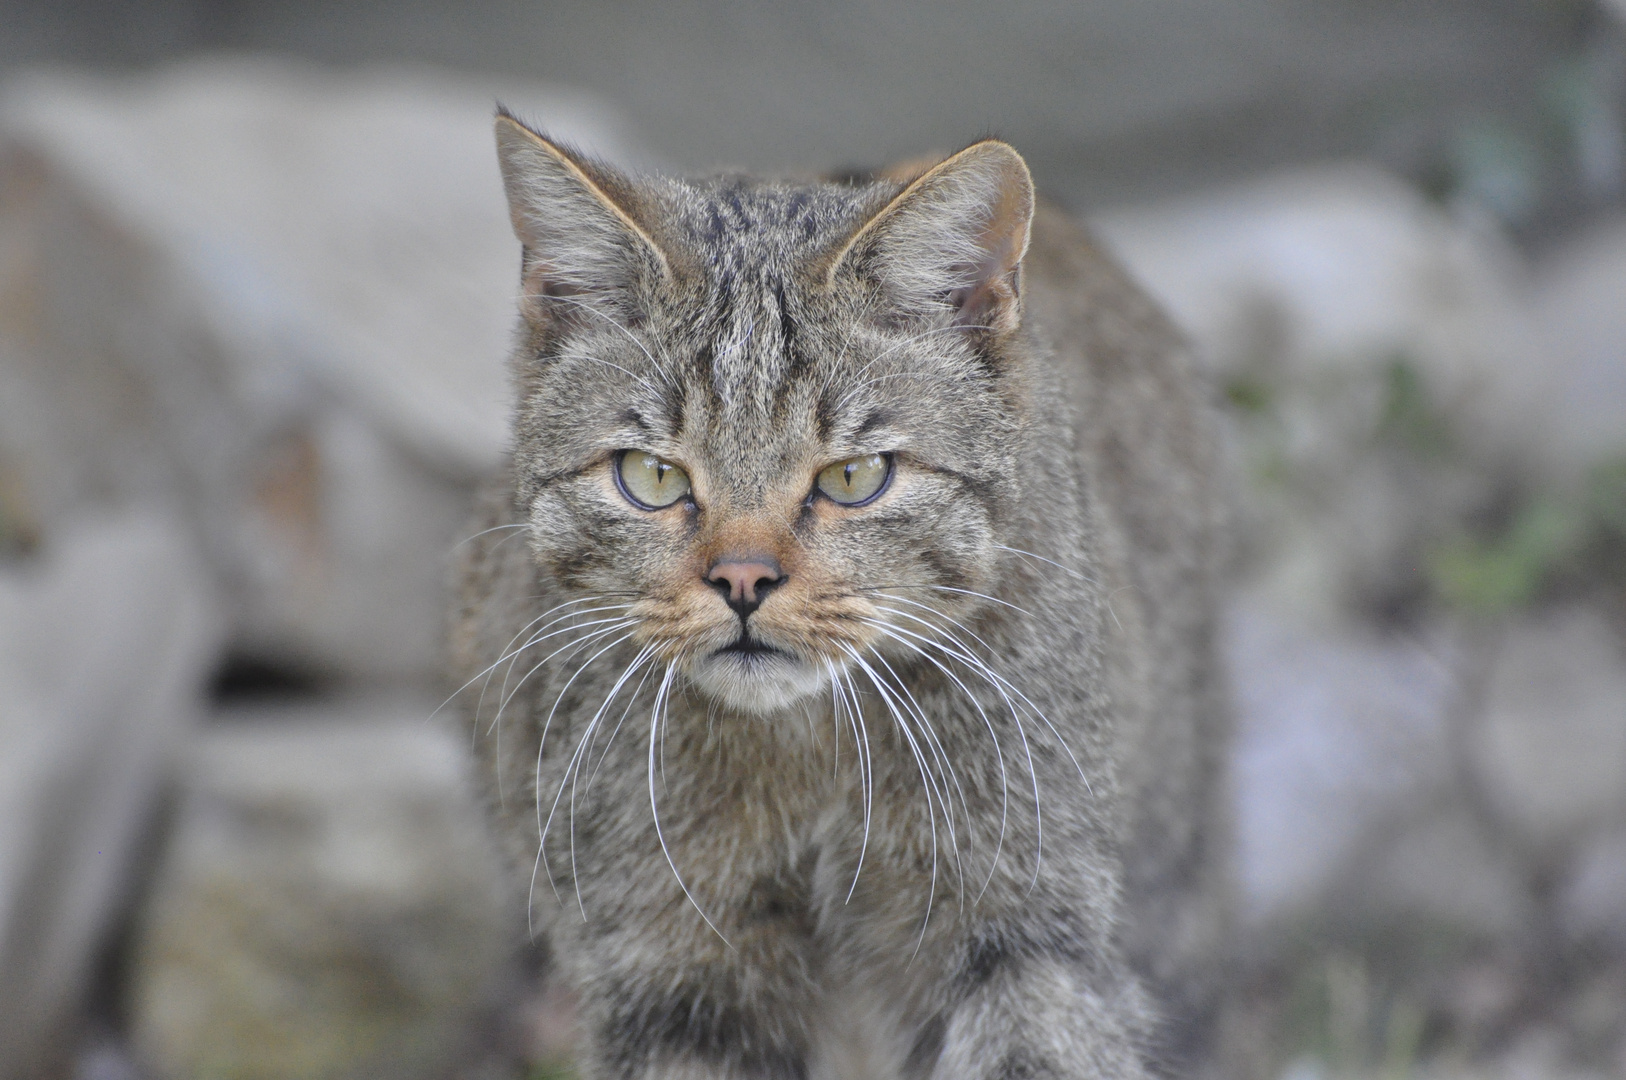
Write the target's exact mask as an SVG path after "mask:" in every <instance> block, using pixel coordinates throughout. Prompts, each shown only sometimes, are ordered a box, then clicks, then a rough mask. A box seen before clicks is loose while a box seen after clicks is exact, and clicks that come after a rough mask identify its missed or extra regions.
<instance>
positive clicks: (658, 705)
mask: <svg viewBox="0 0 1626 1080" xmlns="http://www.w3.org/2000/svg"><path fill="white" fill-rule="evenodd" d="M676 672H677V668H676V666H674V665H670V664H669V665H667V668H666V674H665V675H663V676H662V677H661V684H660V686H659V687H658V688H657V689H656V690H655V705H654V707H653V708H652V709H650V712H649V811H650V813H651V815H653V817H654V819H655V838H656V839H657V840H659V841H660V844H661V854H662V855H665V856H666V865H667V866H670V867H671V868H672V876H673V877H675V878H676V879H677V883H678V888H680V889H682V890H683V895H684V896H686V897H688V898H689V903H691V904H693V905H694V909H695V910H696V911H698V912H699V913H700V917H701V918H702V919H704V920H705V921H706V925H707V926H709V927H711V932H712V933H714V934H716V935H717V936H718V937H719V938H721V939H722V942H723V944H724V945H727V946H728V948H729V951H731V952H732V951H734V945H733V944H732V943H731V942H730V941H729V940H728V938H726V937H724V936H723V932H722V931H721V930H719V929H717V924H716V923H714V922H712V921H711V916H709V915H707V914H706V909H705V908H703V907H701V906H700V902H699V901H698V900H696V899H695V898H694V894H693V893H691V892H690V891H689V886H688V884H687V883H685V882H684V880H683V874H682V873H681V872H680V871H679V870H678V868H677V863H676V862H674V861H673V859H672V850H671V849H670V848H668V847H667V846H666V834H665V833H664V832H663V831H662V830H661V811H660V805H659V802H658V800H657V799H656V796H655V743H656V733H657V732H658V730H659V729H660V726H661V709H662V706H663V705H664V704H665V702H666V698H667V695H668V694H669V693H670V692H671V688H672V678H673V676H674V675H675V674H676Z"/></svg>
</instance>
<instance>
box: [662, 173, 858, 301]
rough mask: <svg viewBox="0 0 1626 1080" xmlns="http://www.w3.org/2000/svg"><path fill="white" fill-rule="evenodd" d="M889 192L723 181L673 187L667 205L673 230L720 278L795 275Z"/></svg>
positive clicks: (677, 183) (722, 178) (715, 179)
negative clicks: (753, 274)
mask: <svg viewBox="0 0 1626 1080" xmlns="http://www.w3.org/2000/svg"><path fill="white" fill-rule="evenodd" d="M888 189H889V185H886V184H869V185H856V186H855V185H847V184H830V183H792V182H787V181H773V180H761V179H756V178H752V177H746V176H718V177H711V178H708V179H702V180H679V181H670V182H669V184H668V187H667V192H666V193H667V199H666V200H665V201H666V203H667V206H668V207H669V211H670V215H671V217H670V220H669V222H668V224H669V226H670V227H671V228H672V231H673V232H675V233H677V234H678V235H679V236H680V237H681V241H682V242H683V243H684V244H685V246H687V247H689V248H691V249H692V250H693V252H694V253H695V254H696V255H699V256H701V260H702V262H703V263H704V264H705V265H707V266H708V267H709V268H710V269H711V270H712V271H713V272H714V273H716V274H717V275H719V276H722V275H726V274H728V273H729V272H731V271H739V270H748V269H755V270H757V271H759V272H762V271H766V272H770V273H771V272H775V271H779V272H793V271H794V270H795V269H796V267H797V266H798V265H800V264H802V263H804V262H805V260H806V259H807V257H808V256H810V255H811V254H814V253H816V252H819V251H822V250H824V249H826V248H828V247H829V246H831V245H833V244H836V243H839V241H840V240H841V239H842V238H843V237H845V236H846V235H848V234H849V233H851V232H852V230H853V229H854V228H856V227H857V225H858V224H859V223H860V222H861V221H862V220H863V219H864V217H865V216H866V212H869V211H872V210H873V209H874V207H875V204H876V202H877V199H878V198H880V199H884V198H885V196H886V194H888Z"/></svg>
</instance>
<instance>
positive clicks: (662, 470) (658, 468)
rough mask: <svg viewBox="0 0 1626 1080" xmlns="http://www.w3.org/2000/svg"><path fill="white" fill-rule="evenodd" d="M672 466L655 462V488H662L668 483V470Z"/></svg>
mask: <svg viewBox="0 0 1626 1080" xmlns="http://www.w3.org/2000/svg"><path fill="white" fill-rule="evenodd" d="M671 467H672V466H670V465H668V464H667V463H666V462H664V461H657V462H655V486H656V487H660V486H662V485H663V484H665V483H666V470H667V469H670V468H671Z"/></svg>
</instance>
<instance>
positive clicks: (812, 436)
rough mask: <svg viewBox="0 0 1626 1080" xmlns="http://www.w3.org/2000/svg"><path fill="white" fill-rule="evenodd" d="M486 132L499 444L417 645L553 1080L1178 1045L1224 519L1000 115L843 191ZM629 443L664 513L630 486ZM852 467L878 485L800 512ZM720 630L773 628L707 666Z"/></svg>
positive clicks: (1218, 897) (1177, 376) (788, 1070)
mask: <svg viewBox="0 0 1626 1080" xmlns="http://www.w3.org/2000/svg"><path fill="white" fill-rule="evenodd" d="M498 139H499V147H500V151H501V159H502V163H503V167H504V176H505V180H506V182H507V186H508V191H509V198H510V205H511V209H512V211H513V215H514V220H515V228H516V231H517V233H518V235H519V237H520V240H521V242H522V244H524V246H525V249H526V254H525V260H524V275H523V281H524V285H523V289H522V296H521V303H520V306H521V311H522V313H523V315H524V318H523V320H522V323H521V327H520V331H519V335H518V338H517V342H516V347H515V351H514V356H513V378H514V385H515V388H516V394H517V399H518V400H517V407H516V412H515V439H514V447H513V465H512V473H511V476H510V477H509V478H508V481H507V482H506V483H504V484H503V485H501V486H500V487H499V488H496V489H494V490H492V491H490V492H489V493H488V494H487V496H486V497H485V499H484V503H483V517H482V521H481V524H480V525H479V526H478V528H479V529H480V530H486V531H483V532H482V533H481V535H480V536H478V537H477V538H476V539H475V540H474V541H472V542H471V543H469V544H467V545H465V547H464V551H465V552H466V555H465V558H464V562H463V566H462V570H461V575H462V577H461V601H460V607H459V611H458V613H457V619H456V621H455V626H454V634H453V645H454V655H455V663H456V670H457V673H458V675H459V676H460V681H463V682H465V683H466V685H467V689H466V690H465V691H464V692H463V694H462V697H463V699H464V700H465V701H466V703H467V704H466V714H467V716H468V719H469V722H470V724H471V725H472V726H473V733H474V735H475V737H476V741H477V744H478V746H479V749H480V752H481V755H482V761H483V770H482V771H483V774H484V776H485V777H486V778H487V780H488V781H489V790H490V797H491V803H492V807H493V812H494V814H495V816H496V819H497V820H498V822H499V823H500V826H501V831H502V834H503V836H504V838H505V840H506V841H507V843H508V845H509V847H510V850H511V852H512V854H513V856H514V860H515V864H516V865H517V866H519V867H520V868H521V870H522V874H523V876H524V877H525V878H526V879H528V882H529V884H530V893H529V895H530V911H531V916H532V919H533V927H534V929H535V930H536V931H537V932H538V933H545V934H546V935H547V937H548V939H549V941H550V943H551V945H552V947H553V948H554V950H555V953H556V955H557V957H558V958H559V961H560V969H561V971H562V973H563V976H564V977H565V978H567V979H568V980H569V981H570V982H571V983H572V985H573V986H574V987H575V988H576V989H577V990H578V992H579V993H580V994H581V1000H582V1003H583V1004H582V1008H583V1014H584V1019H585V1021H586V1032H587V1046H586V1047H585V1048H584V1054H585V1059H584V1067H585V1069H586V1074H587V1075H588V1076H589V1077H612V1076H613V1077H645V1076H655V1075H663V1076H675V1077H695V1078H700V1077H708V1078H709V1077H721V1076H732V1077H742V1078H743V1077H784V1078H794V1080H801V1078H804V1077H810V1078H820V1080H822V1078H825V1077H830V1078H834V1077H837V1076H842V1077H859V1076H863V1077H875V1078H883V1077H884V1078H891V1077H907V1078H916V1077H919V1078H924V1077H945V1078H946V1077H955V1078H965V1080H973V1078H990V1080H991V1078H995V1077H1012V1078H1014V1077H1039V1076H1056V1077H1082V1076H1113V1077H1138V1076H1143V1075H1147V1074H1148V1073H1153V1072H1158V1071H1161V1070H1162V1069H1163V1068H1164V1067H1165V1066H1166V1065H1167V1064H1168V1063H1169V1062H1171V1061H1174V1060H1176V1059H1177V1058H1178V1057H1179V1056H1180V1055H1181V1054H1183V1053H1188V1052H1191V1051H1195V1050H1198V1049H1200V1046H1201V1042H1202V1038H1203V1032H1204V1024H1205V1018H1206V1016H1207V1014H1208V1012H1209V1010H1210V1006H1211V997H1212V994H1211V989H1212V985H1213V982H1212V974H1213V966H1214V963H1215V961H1216V959H1217V957H1218V955H1219V946H1220V944H1221V942H1222V940H1223V936H1224V925H1225V912H1226V903H1225V891H1226V890H1225V888H1224V886H1223V881H1222V879H1221V875H1220V874H1219V872H1218V870H1217V867H1218V863H1219V860H1218V858H1217V853H1218V852H1219V851H1220V850H1221V849H1222V845H1223V844H1224V843H1225V842H1226V841H1227V838H1228V830H1227V828H1226V825H1225V815H1224V811H1223V806H1224V803H1225V800H1224V798H1223V791H1222V788H1221V784H1220V779H1219V778H1220V770H1219V763H1220V757H1221V752H1222V747H1223V738H1224V731H1223V728H1224V718H1223V709H1222V708H1221V705H1220V694H1219V692H1218V687H1217V685H1216V675H1215V671H1214V666H1213V655H1212V653H1213V650H1212V636H1213V619H1214V604H1213V600H1214V589H1215V580H1214V575H1215V569H1214V563H1215V553H1216V551H1217V548H1218V546H1219V545H1218V537H1219V519H1218V515H1217V510H1216V503H1215V498H1214V492H1213V490H1212V489H1213V486H1214V485H1213V483H1212V481H1211V479H1210V477H1209V472H1210V470H1211V468H1212V461H1213V458H1214V442H1213V438H1212V434H1211V432H1210V425H1209V420H1208V417H1207V416H1206V414H1205V413H1204V411H1203V409H1202V408H1201V406H1200V402H1199V401H1198V399H1197V396H1196V394H1195V392H1194V389H1193V386H1192V380H1191V379H1190V377H1189V376H1188V374H1187V372H1186V366H1185V361H1184V359H1183V357H1182V354H1181V349H1180V345H1179V342H1178V340H1177V339H1176V337H1175V335H1174V334H1173V333H1172V332H1171V331H1170V329H1169V327H1168V326H1167V324H1166V323H1165V322H1164V321H1163V319H1162V318H1161V316H1160V315H1159V314H1158V313H1157V312H1156V311H1155V310H1154V309H1153V308H1152V307H1151V305H1150V304H1149V303H1148V302H1147V301H1146V300H1145V299H1144V297H1143V296H1142V295H1141V294H1140V293H1138V292H1137V291H1136V290H1135V289H1134V288H1133V287H1132V286H1130V285H1129V284H1127V283H1126V282H1125V280H1124V278H1123V277H1122V275H1121V274H1120V273H1119V272H1118V271H1117V270H1116V269H1115V268H1114V267H1113V266H1112V265H1111V264H1110V263H1109V262H1107V261H1106V260H1105V259H1103V258H1102V257H1101V256H1100V255H1099V254H1097V253H1096V252H1095V251H1094V249H1093V248H1092V247H1091V246H1090V245H1089V242H1088V240H1087V239H1086V238H1085V237H1084V236H1083V235H1082V234H1081V233H1080V231H1079V230H1078V229H1077V227H1076V226H1075V225H1073V224H1072V223H1071V222H1070V221H1069V220H1067V219H1066V218H1065V217H1063V216H1062V215H1060V214H1059V213H1057V212H1055V211H1053V210H1049V209H1048V208H1045V207H1043V206H1042V205H1041V206H1039V207H1038V208H1037V210H1035V205H1034V202H1033V198H1032V190H1031V186H1030V183H1029V181H1028V179H1027V171H1026V169H1025V167H1024V166H1023V165H1022V163H1021V159H1020V158H1019V157H1017V155H1016V154H1015V152H1014V151H1012V150H1011V149H1010V148H1009V147H1007V146H1004V144H1001V143H994V142H984V143H980V144H977V145H975V146H973V147H971V148H970V149H968V150H966V151H963V152H962V153H961V154H960V155H957V156H956V157H955V158H953V159H950V160H949V161H948V162H947V163H945V164H943V165H941V166H938V167H937V168H936V169H935V170H933V171H930V172H928V173H926V174H925V175H923V176H922V177H920V178H918V179H916V180H914V181H912V182H911V183H910V184H908V185H906V184H904V183H903V182H900V181H896V180H886V179H882V180H876V181H874V182H871V183H863V184H856V185H840V184H822V183H788V182H768V181H761V180H754V179H748V178H743V177H718V178H712V179H706V180H693V181H689V180H673V179H666V178H659V177H656V178H642V179H638V180H636V181H634V180H632V179H629V178H625V177H622V176H621V175H619V174H617V173H615V172H614V171H612V170H610V169H608V168H607V167H605V166H603V165H600V164H597V163H594V162H590V161H587V160H585V159H582V158H581V157H579V156H578V155H574V154H572V153H571V152H569V151H568V150H565V149H562V148H559V147H556V146H554V145H552V144H550V143H548V142H546V141H545V140H544V139H542V138H541V137H540V136H537V135H535V134H534V133H531V132H529V131H527V130H526V129H524V128H522V127H521V126H520V125H518V124H517V123H516V122H515V121H513V120H511V119H509V118H507V117H506V116H503V117H499V120H498ZM1030 220H1031V221H1032V229H1031V237H1032V239H1031V245H1030V243H1029V222H1030ZM1024 255H1025V257H1024ZM628 448H634V449H639V450H644V451H649V452H651V453H655V454H657V455H659V456H661V457H663V458H666V459H668V460H670V461H673V462H677V463H679V464H681V465H682V466H683V467H684V468H686V469H687V470H688V471H689V473H690V476H691V479H692V482H693V485H694V500H693V503H692V504H688V505H682V504H680V505H677V506H674V507H672V508H669V509H666V510H660V511H654V512H651V511H647V510H641V509H638V508H636V507H634V506H633V505H631V504H630V503H629V502H628V500H627V499H626V498H624V497H623V496H622V495H621V494H620V492H619V490H618V488H617V486H616V483H615V480H614V478H613V468H614V458H615V454H616V452H617V451H620V450H623V449H628ZM877 452H884V453H891V454H894V455H895V458H894V474H893V478H892V481H891V485H890V487H888V488H887V489H886V490H885V491H884V493H883V494H882V495H881V496H880V497H879V498H877V499H876V501H875V502H873V503H872V504H870V505H868V506H864V507H859V508H846V507H841V506H837V505H835V504H834V503H832V502H830V501H829V500H827V499H822V498H817V497H810V492H811V491H812V490H813V489H812V482H813V477H814V476H815V475H816V474H817V472H818V471H819V469H821V468H823V467H824V466H825V465H828V464H830V463H832V462H837V461H841V460H843V459H846V458H849V457H854V456H858V455H861V454H868V453H877ZM740 552H750V553H759V552H760V553H766V554H768V555H771V556H772V557H773V558H775V559H777V560H778V561H779V562H780V563H782V564H783V566H784V568H785V577H784V581H783V583H782V584H781V585H779V586H778V587H776V588H775V589H774V590H773V591H772V592H771V593H770V594H768V596H767V599H766V600H765V601H764V602H763V603H762V605H761V607H760V608H758V609H757V610H756V611H755V612H754V613H752V614H750V616H749V621H748V622H747V621H745V620H742V619H741V618H740V617H738V616H737V615H736V613H735V612H734V611H732V610H730V608H729V607H728V605H727V604H726V603H725V601H724V600H723V598H722V597H720V596H719V595H718V592H717V590H716V589H715V588H713V587H711V586H710V585H708V584H707V582H706V581H705V580H704V578H705V575H706V573H707V572H708V570H707V568H708V566H710V565H711V563H712V561H713V560H715V559H717V558H720V557H725V556H730V555H735V554H739V553H740ZM560 605H564V606H560ZM742 626H749V628H750V633H751V634H752V635H754V636H756V637H758V638H760V639H761V640H764V641H766V642H768V643H769V644H772V645H774V646H776V647H778V648H780V649H782V650H784V651H783V652H782V653H778V654H773V655H772V656H771V657H769V658H767V659H760V658H755V657H751V658H744V657H731V658H728V659H726V660H725V659H723V658H721V656H722V654H717V655H714V652H715V650H717V649H720V648H722V647H723V646H725V645H727V644H729V643H730V642H731V641H734V640H735V639H736V638H737V637H738V636H739V635H740V633H741V627H742ZM889 631H890V633H889ZM595 635H596V636H595ZM561 650H562V651H561ZM928 655H929V657H930V659H928ZM736 660H737V661H738V662H736ZM759 660H760V662H759ZM933 660H935V661H936V662H935V663H934V662H932V661H933ZM977 660H980V661H981V662H982V664H984V665H985V666H984V667H980V668H979V666H978V664H977V662H976V661H977ZM831 671H834V672H836V673H837V674H838V675H839V676H840V677H841V679H842V681H840V682H837V683H832V679H831V677H830V672H831ZM629 672H630V674H629ZM877 684H880V685H879V686H878V685H877ZM889 701H890V704H891V707H890V708H889V707H888V703H889ZM657 718H659V723H657V722H656V721H657ZM861 739H862V740H864V741H861ZM996 745H997V748H998V752H997V753H996ZM860 750H862V751H863V752H862V753H860ZM1036 793H1037V797H1036ZM657 811H658V814H659V818H658V821H659V831H658V832H657V827H656V821H657V818H656V813H657ZM544 825H546V828H547V832H546V839H545V843H544V842H543V840H542V838H541V833H542V827H543V826H544ZM539 850H540V852H541V855H540V857H539V854H538V853H539ZM860 858H861V859H862V865H861V868H860Z"/></svg>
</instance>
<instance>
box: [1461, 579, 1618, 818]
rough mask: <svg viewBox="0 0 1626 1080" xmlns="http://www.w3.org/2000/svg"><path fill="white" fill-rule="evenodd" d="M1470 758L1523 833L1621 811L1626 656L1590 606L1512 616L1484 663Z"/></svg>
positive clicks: (1505, 814) (1497, 802) (1498, 803)
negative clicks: (1485, 678)
mask: <svg viewBox="0 0 1626 1080" xmlns="http://www.w3.org/2000/svg"><path fill="white" fill-rule="evenodd" d="M1474 751H1475V765H1476V767H1477V768H1478V770H1479V772H1480V775H1481V776H1482V777H1483V778H1484V782H1485V785H1486V788H1487V792H1488V794H1489V796H1490V798H1492V799H1493V800H1494V802H1495V805H1496V807H1497V810H1498V811H1499V816H1500V817H1501V818H1502V819H1503V820H1505V821H1506V822H1507V824H1508V825H1509V827H1511V828H1512V829H1514V830H1515V831H1516V832H1517V833H1518V834H1519V835H1520V838H1521V839H1522V840H1523V841H1524V842H1526V843H1528V844H1531V845H1536V846H1543V845H1554V844H1562V843H1566V842H1573V841H1574V840H1576V839H1578V838H1579V837H1580V836H1581V835H1583V834H1585V833H1586V832H1588V831H1590V830H1593V829H1595V828H1597V827H1599V826H1600V825H1604V824H1607V823H1610V822H1612V821H1615V820H1618V819H1619V818H1620V817H1622V816H1623V815H1626V656H1623V655H1622V646H1621V642H1620V640H1619V638H1617V637H1616V635H1615V633H1614V631H1613V629H1612V628H1611V627H1610V625H1609V624H1608V623H1607V622H1606V621H1605V620H1604V619H1603V617H1602V616H1601V615H1599V614H1598V613H1597V612H1596V611H1593V610H1591V609H1589V608H1587V607H1567V608H1561V609H1558V610H1556V611H1549V612H1544V613H1540V614H1538V615H1535V616H1532V617H1529V618H1526V619H1523V620H1520V621H1518V622H1516V623H1514V624H1512V625H1511V626H1510V627H1509V628H1508V630H1507V634H1506V636H1505V638H1504V639H1503V640H1502V642H1501V644H1500V646H1499V648H1498V649H1497V651H1496V655H1495V657H1494V660H1493V661H1492V664H1491V669H1490V683H1489V686H1488V687H1487V690H1486V699H1485V707H1484V714H1483V717H1482V719H1481V720H1480V723H1479V728H1478V732H1477V738H1476V744H1475V746H1474Z"/></svg>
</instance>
